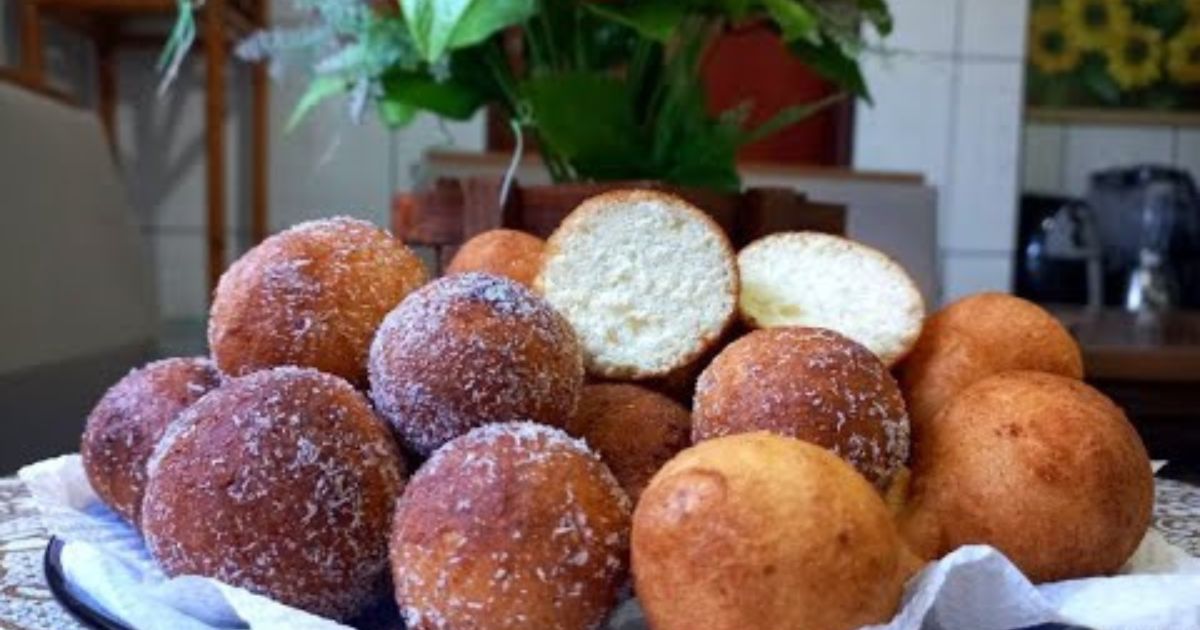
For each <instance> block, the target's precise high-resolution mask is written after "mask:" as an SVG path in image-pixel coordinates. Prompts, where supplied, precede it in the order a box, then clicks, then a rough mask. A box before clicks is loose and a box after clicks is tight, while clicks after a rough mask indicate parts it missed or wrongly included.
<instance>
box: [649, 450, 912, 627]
mask: <svg viewBox="0 0 1200 630" xmlns="http://www.w3.org/2000/svg"><path fill="white" fill-rule="evenodd" d="M632 552H633V553H632V556H633V574H634V582H635V587H636V589H637V594H638V598H639V599H640V600H641V602H642V607H643V609H644V610H645V612H646V618H647V620H648V621H649V622H650V626H651V627H653V628H655V630H693V629H697V628H703V629H704V630H782V629H785V628H786V629H787V630H842V629H845V630H849V629H850V628H858V627H861V626H864V625H867V624H872V623H882V622H885V621H887V620H889V619H891V618H892V615H894V614H895V612H896V609H897V607H898V606H899V604H900V595H901V592H902V591H903V588H904V583H905V581H906V580H907V579H908V577H909V576H910V575H912V573H913V572H914V571H915V570H916V569H917V567H918V565H919V561H918V560H917V559H916V558H915V557H914V556H913V555H912V553H911V552H909V551H908V549H907V547H905V545H904V544H903V542H902V541H901V538H900V535H899V534H898V533H897V531H896V527H895V525H894V524H893V522H892V517H891V514H890V513H889V512H888V509H887V507H886V506H885V505H884V503H883V500H882V499H881V498H880V497H879V494H878V493H877V492H876V491H875V489H874V488H872V487H871V484H869V483H867V482H866V480H864V479H863V478H862V476H860V475H858V474H857V473H855V472H854V469H853V468H851V467H850V466H849V465H847V464H846V463H845V462H843V461H842V460H840V459H838V458H837V457H836V456H835V455H833V454H832V453H830V452H829V451H826V450H825V449H823V448H820V447H818V446H813V445H811V444H808V443H805V442H801V441H799V440H793V439H790V438H785V437H779V436H775V435H771V434H768V433H743V434H740V435H735V436H731V437H724V438H718V439H715V440H709V441H707V442H704V443H701V444H697V445H696V446H694V447H692V448H690V449H687V450H685V451H683V452H682V453H680V454H679V455H678V456H676V457H675V459H673V460H671V461H670V462H668V463H667V465H666V466H665V467H664V468H663V469H662V470H661V471H659V473H658V474H657V475H655V476H654V479H653V480H651V482H650V486H649V487H647V488H646V491H645V492H644V493H643V494H642V499H641V501H640V502H639V503H638V506H637V509H636V510H635V512H634V515H633V537H632Z"/></svg>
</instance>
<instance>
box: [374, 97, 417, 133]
mask: <svg viewBox="0 0 1200 630" xmlns="http://www.w3.org/2000/svg"><path fill="white" fill-rule="evenodd" d="M417 111H418V110H417V108H416V107H413V106H412V105H409V104H408V103H405V102H403V101H398V100H394V99H390V98H387V97H384V98H381V99H379V118H380V120H382V121H383V124H385V125H387V126H388V127H390V128H392V129H398V128H400V127H406V126H408V123H411V122H412V121H413V119H414V118H416V117H417Z"/></svg>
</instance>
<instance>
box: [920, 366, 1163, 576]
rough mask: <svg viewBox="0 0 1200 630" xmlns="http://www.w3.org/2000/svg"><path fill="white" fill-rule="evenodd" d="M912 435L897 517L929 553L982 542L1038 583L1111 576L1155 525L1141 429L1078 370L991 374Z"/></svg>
mask: <svg viewBox="0 0 1200 630" xmlns="http://www.w3.org/2000/svg"><path fill="white" fill-rule="evenodd" d="M914 446H915V449H916V450H915V452H914V454H913V470H912V488H911V492H912V495H911V498H910V500H909V502H908V505H907V507H906V508H905V510H904V514H902V515H901V523H902V526H901V527H902V530H903V531H904V534H905V536H906V537H907V538H908V540H909V541H910V542H911V543H912V545H913V549H914V550H916V551H917V552H918V553H919V554H921V555H923V556H925V557H927V558H931V559H932V558H937V557H940V556H942V555H944V554H946V553H949V552H951V551H953V550H955V549H957V548H958V547H960V546H962V545H971V544H988V545H992V546H993V547H996V548H997V549H999V550H1000V551H1002V552H1003V553H1004V555H1006V556H1008V558H1009V559H1010V560H1012V561H1013V563H1014V564H1016V565H1017V566H1018V567H1019V568H1020V569H1021V571H1022V572H1024V573H1025V574H1026V575H1027V576H1029V578H1030V579H1031V580H1033V581H1035V582H1048V581H1057V580H1066V579H1071V578H1080V577H1089V576H1096V575H1106V574H1109V573H1113V572H1115V571H1117V570H1118V569H1120V568H1121V566H1122V565H1123V564H1125V561H1126V560H1128V559H1129V556H1130V555H1131V554H1133V551H1134V549H1136V548H1137V546H1138V544H1139V543H1140V542H1141V541H1142V538H1143V537H1144V536H1145V534H1146V528H1147V527H1149V525H1150V514H1151V511H1152V508H1153V506H1154V477H1153V474H1152V473H1151V471H1150V460H1149V458H1148V457H1147V455H1146V449H1145V447H1144V446H1143V445H1142V441H1141V439H1140V438H1139V437H1138V434H1137V432H1136V431H1135V430H1134V428H1133V426H1132V425H1130V424H1129V421H1128V420H1126V418H1125V414H1124V413H1122V412H1121V410H1120V409H1119V408H1118V407H1117V406H1116V405H1114V404H1113V403H1112V401H1110V400H1109V399H1107V398H1105V397H1104V395H1103V394H1101V393H1100V392H1097V391H1096V390H1094V389H1092V388H1091V387H1088V386H1087V385H1084V384H1083V383H1081V382H1080V381H1077V380H1075V379H1071V378H1065V377H1062V376H1056V375H1053V374H1045V373H1040V372H1008V373H1005V374H999V375H996V376H992V377H989V378H986V379H984V380H982V381H979V382H978V383H976V384H974V385H972V386H971V387H969V388H967V389H966V390H965V391H963V392H962V393H961V394H959V395H958V396H957V397H955V398H954V400H952V401H951V402H950V403H949V404H948V405H946V407H945V408H944V409H943V410H942V412H941V413H939V414H938V415H937V416H936V417H935V418H934V419H933V420H932V421H931V422H929V423H928V424H927V426H926V427H925V431H924V434H923V435H922V436H921V439H920V440H919V441H917V442H916V443H915V445H914Z"/></svg>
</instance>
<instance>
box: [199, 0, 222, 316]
mask: <svg viewBox="0 0 1200 630" xmlns="http://www.w3.org/2000/svg"><path fill="white" fill-rule="evenodd" d="M224 9H225V0H208V3H207V4H206V6H205V10H204V12H203V13H202V14H201V15H202V29H201V30H202V31H203V32H204V60H205V74H206V81H205V83H206V85H205V88H206V89H205V109H204V116H205V122H204V126H205V129H204V134H205V145H206V151H207V173H206V175H207V184H208V190H207V195H208V288H209V296H210V299H211V296H212V291H213V290H215V289H216V287H217V281H218V280H219V279H220V278H221V273H222V272H223V271H224V269H225V246H226V243H225V108H226V99H225V88H226V85H225V64H226V62H227V60H228V48H227V46H226V42H225V28H224V24H223V23H222V21H221V14H222V13H223V12H224Z"/></svg>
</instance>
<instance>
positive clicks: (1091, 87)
mask: <svg viewBox="0 0 1200 630" xmlns="http://www.w3.org/2000/svg"><path fill="white" fill-rule="evenodd" d="M1081 76H1082V78H1083V84H1084V86H1085V87H1087V89H1088V91H1089V92H1090V93H1091V94H1092V95H1093V96H1095V97H1096V98H1098V99H1100V101H1101V102H1103V103H1104V104H1106V105H1117V104H1120V102H1121V86H1120V85H1117V82H1116V81H1115V80H1114V79H1113V78H1112V77H1111V76H1109V74H1108V70H1107V69H1106V68H1105V66H1104V63H1103V62H1094V63H1092V62H1089V63H1085V64H1084V65H1083V68H1082V75H1081Z"/></svg>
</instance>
